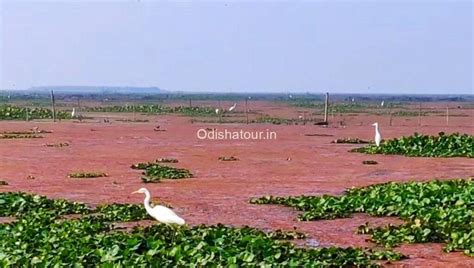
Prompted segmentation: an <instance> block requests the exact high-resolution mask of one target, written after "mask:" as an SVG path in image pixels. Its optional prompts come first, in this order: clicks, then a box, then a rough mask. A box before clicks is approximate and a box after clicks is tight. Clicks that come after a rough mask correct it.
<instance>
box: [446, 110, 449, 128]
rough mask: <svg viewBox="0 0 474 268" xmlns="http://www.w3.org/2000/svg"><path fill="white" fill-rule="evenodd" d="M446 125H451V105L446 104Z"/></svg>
mask: <svg viewBox="0 0 474 268" xmlns="http://www.w3.org/2000/svg"><path fill="white" fill-rule="evenodd" d="M446 126H449V106H446Z"/></svg>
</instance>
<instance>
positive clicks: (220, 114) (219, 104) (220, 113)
mask: <svg viewBox="0 0 474 268" xmlns="http://www.w3.org/2000/svg"><path fill="white" fill-rule="evenodd" d="M218 106H219V124H220V123H222V112H223V111H222V109H221V100H218Z"/></svg>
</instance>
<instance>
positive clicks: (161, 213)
mask: <svg viewBox="0 0 474 268" xmlns="http://www.w3.org/2000/svg"><path fill="white" fill-rule="evenodd" d="M135 193H141V194H145V200H143V204H144V205H145V209H146V212H148V214H149V215H150V216H152V217H153V218H155V219H156V220H157V221H159V222H162V223H166V224H178V225H183V224H185V221H184V220H183V219H182V218H180V217H179V216H178V215H176V213H174V212H173V211H172V210H171V209H169V208H167V207H164V206H154V207H152V206H150V198H151V196H150V192H149V191H148V190H147V189H146V188H140V189H139V190H138V191H135V192H133V193H132V194H135Z"/></svg>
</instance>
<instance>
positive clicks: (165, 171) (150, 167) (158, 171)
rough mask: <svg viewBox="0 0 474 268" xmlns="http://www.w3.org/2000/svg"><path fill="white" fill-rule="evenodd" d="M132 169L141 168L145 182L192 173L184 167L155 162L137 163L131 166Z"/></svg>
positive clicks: (175, 177)
mask: <svg viewBox="0 0 474 268" xmlns="http://www.w3.org/2000/svg"><path fill="white" fill-rule="evenodd" d="M131 168H133V169H143V170H144V171H143V173H142V174H143V176H142V177H141V179H142V181H143V182H145V183H149V182H159V181H161V180H162V179H185V178H192V177H193V174H192V173H191V172H190V171H189V170H187V169H184V168H175V167H169V166H165V165H162V164H160V163H157V162H148V163H138V164H134V165H132V166H131Z"/></svg>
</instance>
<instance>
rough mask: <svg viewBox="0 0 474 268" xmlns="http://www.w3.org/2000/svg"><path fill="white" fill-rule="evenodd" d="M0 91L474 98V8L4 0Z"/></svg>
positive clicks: (402, 4) (415, 4)
mask: <svg viewBox="0 0 474 268" xmlns="http://www.w3.org/2000/svg"><path fill="white" fill-rule="evenodd" d="M0 9H1V12H0V15H1V19H0V35H1V36H2V37H1V40H2V41H1V43H0V45H1V48H0V87H1V89H27V88H30V87H37V86H54V85H61V86H103V87H158V88H161V89H163V90H168V91H175V92H177V91H181V92H229V93H240V92H251V91H255V92H269V93H285V92H299V93H304V92H310V93H321V92H326V91H329V92H332V93H341V94H344V93H347V94H358V93H360V94H362V93H374V94H473V93H474V92H473V68H472V62H473V53H472V45H473V43H472V11H473V3H472V2H471V1H455V2H450V1H421V0H420V1H381V2H371V1H364V2H362V1H359V2H355V1H354V2H344V1H336V2H325V1H316V2H250V1H241V2H219V1H214V2H152V1H146V0H140V1H137V0H134V1H110V2H106V1H74V2H68V3H66V2H54V1H44V2H40V3H38V2H27V1H11V0H3V1H2V0H0Z"/></svg>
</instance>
